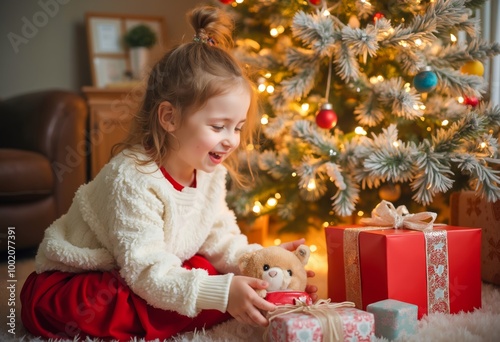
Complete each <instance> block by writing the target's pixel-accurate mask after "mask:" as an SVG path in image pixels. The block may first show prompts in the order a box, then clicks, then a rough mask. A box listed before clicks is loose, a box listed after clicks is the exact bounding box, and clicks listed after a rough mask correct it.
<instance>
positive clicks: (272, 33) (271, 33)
mask: <svg viewBox="0 0 500 342" xmlns="http://www.w3.org/2000/svg"><path fill="white" fill-rule="evenodd" d="M269 34H270V35H271V37H274V38H276V37H278V35H279V32H278V29H277V28H275V27H273V28H272V29H271V30H270V31H269Z"/></svg>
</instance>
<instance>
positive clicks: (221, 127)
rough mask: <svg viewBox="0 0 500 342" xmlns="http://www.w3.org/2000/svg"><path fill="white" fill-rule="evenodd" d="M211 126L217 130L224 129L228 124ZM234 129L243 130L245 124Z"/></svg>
mask: <svg viewBox="0 0 500 342" xmlns="http://www.w3.org/2000/svg"><path fill="white" fill-rule="evenodd" d="M211 127H212V128H213V129H214V130H216V131H222V130H223V129H224V128H226V126H217V125H211ZM234 130H235V131H237V132H241V131H242V130H243V126H241V127H235V129H234Z"/></svg>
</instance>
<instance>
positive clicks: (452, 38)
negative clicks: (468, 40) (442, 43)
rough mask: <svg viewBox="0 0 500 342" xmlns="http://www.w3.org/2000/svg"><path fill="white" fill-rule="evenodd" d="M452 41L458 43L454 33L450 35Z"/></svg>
mask: <svg viewBox="0 0 500 342" xmlns="http://www.w3.org/2000/svg"><path fill="white" fill-rule="evenodd" d="M450 40H451V42H452V43H456V42H457V40H458V39H457V37H456V36H455V35H454V34H453V33H450Z"/></svg>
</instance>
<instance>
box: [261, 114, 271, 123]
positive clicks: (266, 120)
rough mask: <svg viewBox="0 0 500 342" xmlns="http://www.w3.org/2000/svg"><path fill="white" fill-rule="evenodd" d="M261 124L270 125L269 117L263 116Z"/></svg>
mask: <svg viewBox="0 0 500 342" xmlns="http://www.w3.org/2000/svg"><path fill="white" fill-rule="evenodd" d="M260 123H261V124H262V125H267V124H268V123H269V115H267V114H262V116H261V117H260Z"/></svg>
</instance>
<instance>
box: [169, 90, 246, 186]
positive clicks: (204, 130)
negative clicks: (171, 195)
mask: <svg viewBox="0 0 500 342" xmlns="http://www.w3.org/2000/svg"><path fill="white" fill-rule="evenodd" d="M249 106H250V94H249V91H248V89H247V88H245V87H244V86H243V85H239V86H237V87H234V88H233V89H231V90H230V91H229V92H228V93H226V94H223V95H220V96H216V97H213V98H211V99H209V100H208V101H207V103H206V105H205V106H204V107H202V108H200V109H198V110H197V111H195V112H194V113H189V114H188V116H187V118H186V120H185V121H184V123H183V124H182V125H181V126H180V127H179V128H176V129H174V130H173V131H171V133H172V134H173V135H174V136H175V137H176V140H177V143H178V148H175V147H174V148H173V149H172V150H171V151H170V153H169V156H168V158H167V161H166V163H164V166H165V168H166V169H167V171H168V172H169V173H170V174H171V175H172V177H174V178H175V179H176V180H177V181H178V182H181V184H182V181H183V180H184V181H185V182H187V183H189V182H190V180H189V179H190V177H191V176H192V174H193V171H194V169H197V170H202V171H205V172H213V171H214V170H215V167H216V166H217V165H219V164H221V163H222V162H223V161H224V159H226V158H227V157H228V156H229V155H230V154H231V152H233V151H234V150H235V149H236V148H237V147H238V145H239V144H240V131H241V128H242V126H243V124H244V123H245V119H246V115H247V112H248V108H249ZM188 178H189V179H188Z"/></svg>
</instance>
